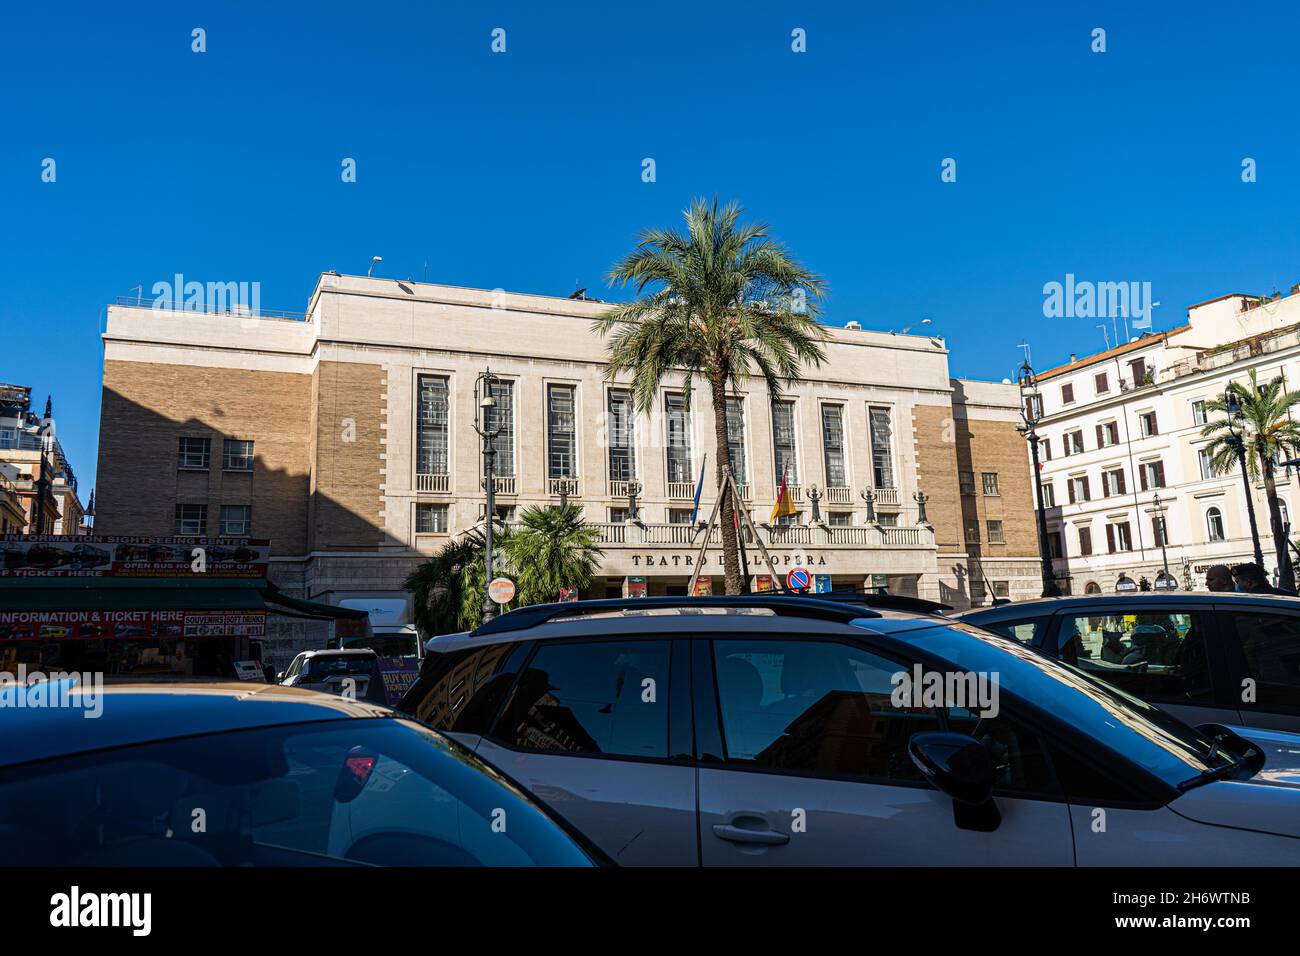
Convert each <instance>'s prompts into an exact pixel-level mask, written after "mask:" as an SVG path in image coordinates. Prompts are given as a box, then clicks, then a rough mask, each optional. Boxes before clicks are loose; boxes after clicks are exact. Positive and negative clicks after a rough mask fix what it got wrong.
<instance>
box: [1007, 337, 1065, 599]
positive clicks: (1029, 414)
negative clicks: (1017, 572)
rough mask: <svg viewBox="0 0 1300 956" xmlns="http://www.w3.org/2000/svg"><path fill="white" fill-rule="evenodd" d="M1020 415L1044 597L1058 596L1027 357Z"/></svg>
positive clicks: (1036, 401)
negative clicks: (1030, 473)
mask: <svg viewBox="0 0 1300 956" xmlns="http://www.w3.org/2000/svg"><path fill="white" fill-rule="evenodd" d="M1019 385H1020V399H1021V401H1020V417H1021V419H1022V424H1020V425H1018V426H1017V427H1016V430H1017V431H1019V432H1020V434H1021V435H1023V436H1024V437H1025V440H1026V441H1027V442H1029V456H1030V458H1031V460H1032V462H1033V468H1034V494H1035V496H1036V498H1037V504H1038V507H1037V512H1038V556H1039V558H1040V560H1041V561H1042V577H1043V597H1057V596H1058V595H1059V594H1060V591H1059V590H1058V589H1057V586H1056V573H1055V571H1053V569H1052V552H1051V549H1050V548H1049V547H1048V545H1047V512H1046V510H1045V509H1044V507H1043V472H1042V465H1040V464H1039V462H1038V432H1037V430H1036V428H1035V426H1036V425H1037V424H1038V420H1039V419H1040V418H1041V417H1042V406H1041V404H1040V401H1041V398H1040V395H1039V392H1038V378H1037V376H1035V375H1034V369H1033V367H1032V366H1031V365H1030V364H1029V359H1028V358H1026V359H1025V361H1024V364H1022V365H1021V366H1020V381H1019Z"/></svg>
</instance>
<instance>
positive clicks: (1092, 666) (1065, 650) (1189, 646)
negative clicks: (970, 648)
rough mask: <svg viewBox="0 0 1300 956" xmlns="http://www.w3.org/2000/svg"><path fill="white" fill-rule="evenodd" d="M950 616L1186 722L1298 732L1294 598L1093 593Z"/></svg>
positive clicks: (1299, 668)
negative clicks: (1091, 676) (1056, 660)
mask: <svg viewBox="0 0 1300 956" xmlns="http://www.w3.org/2000/svg"><path fill="white" fill-rule="evenodd" d="M958 619H959V620H962V621H965V622H967V623H969V624H974V625H976V626H978V627H982V628H987V629H988V630H992V631H996V632H997V633H999V634H1004V635H1006V636H1008V637H1012V638H1015V639H1016V640H1018V641H1020V642H1022V643H1024V644H1026V645H1028V646H1030V647H1033V648H1034V649H1036V650H1038V651H1041V652H1042V653H1044V654H1047V655H1049V656H1051V657H1058V658H1060V659H1061V660H1064V661H1067V662H1069V663H1071V664H1075V665H1077V666H1078V667H1079V668H1080V669H1082V670H1084V671H1087V672H1088V673H1091V674H1095V675H1096V676H1097V677H1100V678H1102V679H1103V680H1106V681H1108V682H1110V683H1111V684H1114V685H1115V686H1116V687H1119V688H1120V689H1122V690H1126V691H1128V692H1129V693H1131V694H1134V695H1136V696H1138V697H1141V698H1143V699H1144V700H1148V701H1151V702H1152V703H1154V704H1157V705H1158V706H1160V707H1162V708H1164V709H1165V710H1168V711H1169V712H1170V713H1172V714H1174V715H1175V716H1177V717H1180V718H1182V719H1183V720H1185V721H1187V722H1188V723H1191V724H1199V723H1203V722H1205V721H1218V722H1228V723H1234V724H1242V725H1245V726H1248V727H1268V728H1273V729H1276V730H1287V731H1291V732H1300V598H1293V597H1281V596H1272V595H1255V594H1238V593H1231V592H1228V593H1209V592H1181V593H1173V594H1155V593H1149V592H1148V593H1142V592H1139V593H1136V594H1105V595H1103V594H1096V595H1084V596H1081V597H1065V598H1044V599H1042V600H1038V601H1024V602H1021V603H1018V604H1005V605H1002V606H1000V607H993V608H980V609H978V610H974V611H967V612H965V613H964V614H960V615H958Z"/></svg>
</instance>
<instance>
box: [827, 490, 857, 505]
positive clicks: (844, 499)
mask: <svg viewBox="0 0 1300 956" xmlns="http://www.w3.org/2000/svg"><path fill="white" fill-rule="evenodd" d="M826 503H827V504H830V505H851V504H853V489H852V488H838V487H830V488H827V489H826Z"/></svg>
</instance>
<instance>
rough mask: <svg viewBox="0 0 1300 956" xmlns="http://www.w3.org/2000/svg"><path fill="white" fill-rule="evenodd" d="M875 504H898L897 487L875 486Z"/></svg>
mask: <svg viewBox="0 0 1300 956" xmlns="http://www.w3.org/2000/svg"><path fill="white" fill-rule="evenodd" d="M873 490H874V491H875V493H876V504H878V505H896V504H898V489H897V488H875V489H873Z"/></svg>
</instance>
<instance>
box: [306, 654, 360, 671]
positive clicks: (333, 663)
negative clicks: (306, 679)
mask: <svg viewBox="0 0 1300 956" xmlns="http://www.w3.org/2000/svg"><path fill="white" fill-rule="evenodd" d="M374 666H375V659H374V658H373V657H371V656H370V655H369V654H349V655H347V656H346V657H343V656H339V657H313V658H311V659H310V660H308V661H307V666H306V667H305V668H304V670H305V671H306V673H307V674H309V675H310V676H312V677H328V676H330V675H331V674H369V673H370V672H371V670H373V669H374Z"/></svg>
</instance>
